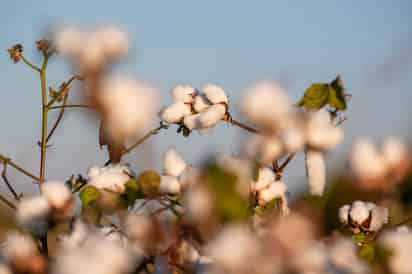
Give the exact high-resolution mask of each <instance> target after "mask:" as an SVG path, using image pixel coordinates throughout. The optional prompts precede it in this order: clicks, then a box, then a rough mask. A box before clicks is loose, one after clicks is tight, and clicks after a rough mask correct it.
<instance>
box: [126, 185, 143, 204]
mask: <svg viewBox="0 0 412 274" xmlns="http://www.w3.org/2000/svg"><path fill="white" fill-rule="evenodd" d="M143 197H144V194H143V192H142V188H141V186H140V184H139V181H138V180H136V179H130V180H129V181H127V183H126V193H125V199H126V201H127V203H128V204H129V205H133V204H134V202H135V201H136V199H139V198H143Z"/></svg>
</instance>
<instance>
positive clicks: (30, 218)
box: [16, 196, 51, 236]
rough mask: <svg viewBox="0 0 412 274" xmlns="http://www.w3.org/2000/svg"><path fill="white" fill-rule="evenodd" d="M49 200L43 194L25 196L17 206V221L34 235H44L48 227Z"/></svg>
mask: <svg viewBox="0 0 412 274" xmlns="http://www.w3.org/2000/svg"><path fill="white" fill-rule="evenodd" d="M50 211H51V208H50V205H49V202H48V201H47V200H46V198H45V197H43V196H36V197H31V198H26V199H23V200H21V201H20V203H19V205H18V207H17V213H16V218H17V223H18V224H19V225H20V226H21V227H22V228H24V229H27V230H29V231H30V232H32V233H33V234H34V235H38V236H39V235H44V234H45V233H47V229H48V227H49V220H48V219H49V213H50Z"/></svg>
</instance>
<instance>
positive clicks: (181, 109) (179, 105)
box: [159, 101, 191, 124]
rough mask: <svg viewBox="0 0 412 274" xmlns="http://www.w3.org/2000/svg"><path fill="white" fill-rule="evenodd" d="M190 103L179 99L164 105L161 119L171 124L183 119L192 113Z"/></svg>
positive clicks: (160, 114)
mask: <svg viewBox="0 0 412 274" xmlns="http://www.w3.org/2000/svg"><path fill="white" fill-rule="evenodd" d="M190 113H191V110H190V105H187V104H185V103H183V102H180V101H177V102H174V103H173V104H171V105H169V106H167V107H164V108H163V109H162V110H161V111H160V113H159V116H160V119H162V121H164V122H166V123H169V124H176V123H179V122H181V121H182V119H183V117H185V116H186V115H190Z"/></svg>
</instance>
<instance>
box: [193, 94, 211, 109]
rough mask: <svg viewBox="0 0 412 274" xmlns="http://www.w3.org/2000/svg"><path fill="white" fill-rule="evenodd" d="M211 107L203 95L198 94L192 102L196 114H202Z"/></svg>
mask: <svg viewBox="0 0 412 274" xmlns="http://www.w3.org/2000/svg"><path fill="white" fill-rule="evenodd" d="M210 106H211V102H210V101H209V99H207V97H206V96H205V95H204V94H198V95H196V96H195V98H194V102H193V109H194V110H195V111H196V112H202V111H205V110H206V109H207V108H208V107H210Z"/></svg>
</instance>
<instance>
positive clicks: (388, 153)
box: [382, 137, 408, 167]
mask: <svg viewBox="0 0 412 274" xmlns="http://www.w3.org/2000/svg"><path fill="white" fill-rule="evenodd" d="M382 150H383V157H384V159H385V162H386V164H387V165H388V166H390V167H396V166H398V165H399V164H401V163H402V161H406V160H407V159H408V149H407V147H406V146H405V144H404V143H403V142H402V140H400V139H399V138H397V137H388V138H387V139H385V141H384V143H383V148H382Z"/></svg>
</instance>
